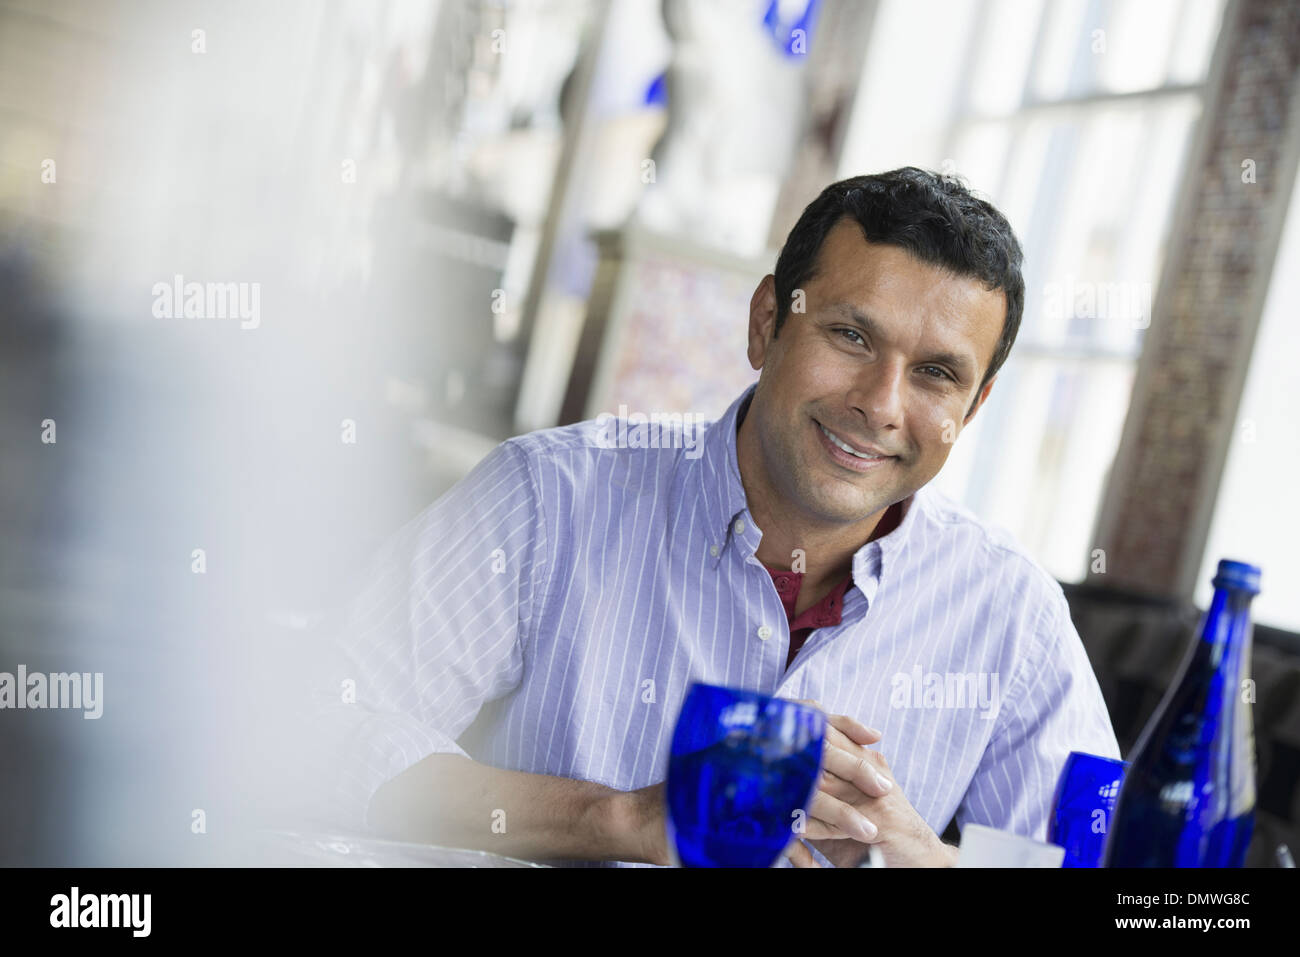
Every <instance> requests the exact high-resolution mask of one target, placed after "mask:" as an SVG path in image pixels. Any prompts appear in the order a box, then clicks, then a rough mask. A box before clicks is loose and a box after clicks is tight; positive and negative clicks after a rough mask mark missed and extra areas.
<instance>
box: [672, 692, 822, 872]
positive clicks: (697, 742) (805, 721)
mask: <svg viewBox="0 0 1300 957" xmlns="http://www.w3.org/2000/svg"><path fill="white" fill-rule="evenodd" d="M825 733H826V717H825V715H823V714H822V713H821V712H820V711H818V710H817V709H816V708H812V707H809V706H807V705H802V704H799V703H797V702H794V701H787V700H785V699H784V698H772V697H769V696H768V695H763V694H759V693H758V692H754V691H739V690H735V689H731V688H719V687H717V686H715V685H707V684H701V683H696V684H693V685H692V686H691V688H690V690H689V691H688V692H687V695H686V701H685V703H684V704H683V705H682V711H681V714H680V716H679V717H678V719H677V727H676V730H675V731H674V733H673V743H672V751H671V753H670V755H669V760H668V782H667V799H668V848H669V853H670V855H671V856H672V858H673V863H674V864H677V865H679V866H681V867H771V866H772V865H773V864H774V863H775V862H776V861H777V859H778V858H779V857H780V855H781V852H782V851H783V850H785V848H786V847H787V846H788V845H789V844H790V842H791V841H792V840H794V839H795V838H796V837H797V836H798V833H799V828H798V826H797V825H798V823H799V822H801V821H803V820H804V813H803V809H804V808H806V807H807V805H808V804H809V803H810V802H811V800H812V797H813V794H814V793H815V789H816V787H817V781H818V777H819V775H820V774H821V764H822V742H823V738H824V735H825Z"/></svg>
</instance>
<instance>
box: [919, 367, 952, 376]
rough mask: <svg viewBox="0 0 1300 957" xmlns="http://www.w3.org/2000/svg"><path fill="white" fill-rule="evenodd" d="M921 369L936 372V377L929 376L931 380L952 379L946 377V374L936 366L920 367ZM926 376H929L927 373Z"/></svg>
mask: <svg viewBox="0 0 1300 957" xmlns="http://www.w3.org/2000/svg"><path fill="white" fill-rule="evenodd" d="M921 368H922V369H929V370H931V371H933V372H937V373H938V375H931V376H930V378H931V379H951V378H952V376H950V375H948V373H947V372H945V371H944V370H943V369H941V368H939V367H938V366H922V367H921ZM926 374H927V375H929V373H928V372H927V373H926Z"/></svg>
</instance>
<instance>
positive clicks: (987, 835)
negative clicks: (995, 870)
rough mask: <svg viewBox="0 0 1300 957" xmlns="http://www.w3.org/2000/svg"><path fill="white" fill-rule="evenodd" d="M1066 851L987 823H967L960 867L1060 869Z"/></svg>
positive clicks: (959, 854)
mask: <svg viewBox="0 0 1300 957" xmlns="http://www.w3.org/2000/svg"><path fill="white" fill-rule="evenodd" d="M1064 860H1065V848H1063V847H1058V846H1057V845H1055V844H1047V843H1044V842H1043V841H1034V840H1030V839H1029V838H1027V837H1021V836H1020V835H1019V834H1008V833H1007V832H1006V831H999V830H997V829H996V828H992V827H985V826H984V825H983V824H967V825H966V827H965V828H963V829H962V832H961V848H960V850H959V851H958V852H957V866H958V867H1060V866H1061V862H1062V861H1064Z"/></svg>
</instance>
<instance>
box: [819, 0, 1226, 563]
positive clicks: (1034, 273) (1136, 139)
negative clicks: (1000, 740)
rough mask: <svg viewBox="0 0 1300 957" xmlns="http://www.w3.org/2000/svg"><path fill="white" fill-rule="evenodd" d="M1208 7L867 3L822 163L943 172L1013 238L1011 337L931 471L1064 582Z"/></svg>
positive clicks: (1195, 97)
mask: <svg viewBox="0 0 1300 957" xmlns="http://www.w3.org/2000/svg"><path fill="white" fill-rule="evenodd" d="M1222 13H1223V2H1222V0H1116V2H1105V0H1053V2H1050V3H1049V2H1043V0H985V2H983V3H979V4H969V5H965V4H962V5H957V6H952V5H949V4H944V3H937V2H934V0H922V2H921V3H919V4H918V3H904V2H902V0H885V3H884V4H883V6H882V10H881V16H880V20H879V24H880V25H879V29H878V31H877V33H876V35H875V36H874V37H873V40H872V49H871V51H870V52H869V55H868V62H867V64H866V67H865V73H864V77H863V86H862V89H861V91H860V93H859V102H858V104H856V105H855V108H854V119H853V125H852V127H851V129H850V132H849V136H848V139H847V141H846V147H845V152H844V157H843V162H842V164H841V168H840V173H839V174H840V175H841V176H850V175H854V174H856V173H863V172H872V171H876V170H881V169H889V168H891V167H894V166H900V165H918V166H926V165H928V166H929V167H930V168H933V169H935V170H938V171H940V172H955V173H956V174H958V175H960V176H962V177H963V178H964V179H965V180H966V181H967V182H968V183H969V185H970V186H971V187H972V188H974V189H975V190H976V191H978V192H980V193H982V194H984V195H985V196H987V198H988V199H989V200H990V201H992V202H993V203H994V204H995V205H996V206H997V207H998V208H999V209H1001V210H1002V211H1003V213H1004V214H1006V216H1007V218H1008V219H1009V220H1010V222H1011V225H1012V227H1013V228H1014V229H1015V231H1016V234H1017V235H1018V236H1019V237H1020V241H1021V243H1022V245H1023V247H1024V250H1025V270H1024V272H1025V287H1026V288H1025V311H1024V317H1023V319H1022V322H1021V327H1020V333H1019V336H1018V338H1017V341H1016V346H1015V348H1014V349H1013V350H1012V354H1011V358H1010V359H1009V360H1008V362H1007V364H1006V365H1005V366H1004V367H1003V369H1002V370H1001V372H1000V373H999V376H998V380H997V384H996V385H995V386H994V388H993V393H992V395H991V396H990V399H989V402H988V403H987V404H986V405H985V406H984V408H983V409H982V410H981V411H980V413H979V415H978V416H976V418H975V420H974V422H972V423H971V426H970V427H969V428H968V429H967V430H966V432H965V433H964V434H963V436H962V438H961V440H960V441H959V442H958V443H957V444H956V445H955V446H954V448H953V452H952V455H951V456H950V458H949V460H948V463H947V465H945V467H944V470H943V471H942V472H941V473H940V474H939V476H938V477H937V478H936V480H935V484H936V486H937V487H938V488H940V489H941V490H943V491H944V492H946V493H947V494H948V495H950V496H952V497H953V498H955V499H957V500H958V501H961V502H963V503H964V504H966V505H967V506H968V507H969V508H971V509H972V510H973V511H974V512H976V513H977V514H979V515H980V516H981V517H983V518H985V519H986V520H989V521H992V522H994V523H996V524H999V525H1002V526H1004V527H1006V528H1007V529H1009V530H1010V531H1011V532H1012V533H1013V534H1014V535H1015V536H1016V537H1017V539H1019V541H1020V542H1022V543H1023V544H1024V545H1025V546H1026V547H1027V548H1028V549H1029V550H1030V552H1031V553H1032V554H1034V556H1035V557H1036V558H1037V559H1038V560H1039V561H1040V562H1042V564H1043V565H1044V566H1045V567H1046V568H1047V569H1048V571H1050V572H1051V573H1052V574H1053V575H1055V576H1056V577H1057V578H1059V579H1061V580H1063V581H1080V580H1082V579H1083V577H1084V576H1085V574H1086V572H1087V564H1088V559H1089V554H1090V551H1091V548H1092V542H1091V541H1090V539H1091V535H1092V530H1093V525H1094V520H1095V517H1096V513H1097V509H1098V506H1099V504H1100V497H1101V494H1102V490H1103V487H1104V484H1105V478H1106V472H1107V469H1108V468H1109V466H1110V462H1111V460H1112V459H1113V457H1114V455H1115V451H1116V449H1117V448H1118V446H1119V439H1120V433H1121V430H1122V427H1123V423H1124V416H1125V413H1126V412H1127V409H1128V403H1129V397H1130V393H1131V391H1132V383H1133V375H1134V372H1135V370H1136V366H1137V357H1138V355H1139V352H1140V350H1141V346H1142V339H1143V333H1144V330H1145V329H1146V328H1147V326H1148V325H1149V324H1150V319H1151V305H1152V300H1153V298H1154V291H1155V288H1156V285H1157V281H1158V277H1159V272H1160V267H1161V262H1162V258H1163V250H1164V244H1165V236H1166V232H1167V230H1168V227H1169V222H1170V214H1171V212H1172V206H1173V198H1174V195H1175V192H1176V190H1177V188H1178V184H1179V182H1180V180H1181V176H1182V171H1183V165H1184V160H1185V156H1186V154H1187V151H1188V147H1189V145H1190V139H1191V135H1192V132H1193V130H1194V128H1195V124H1196V121H1197V119H1198V117H1199V115H1200V110H1201V102H1202V84H1203V82H1204V78H1205V75H1206V72H1207V70H1208V67H1209V61H1210V55H1211V52H1212V50H1213V44H1214V40H1215V38H1216V36H1217V34H1218V29H1219V24H1220V22H1221V20H1222ZM936 22H944V23H947V24H949V25H950V26H952V30H951V31H949V30H945V31H942V33H944V34H949V33H952V34H955V35H958V36H959V37H961V42H960V43H954V42H953V41H952V40H950V39H948V38H947V37H944V36H941V37H940V38H939V39H937V40H932V39H931V37H930V36H928V34H930V32H931V30H930V25H931V24H933V23H936ZM936 44H940V45H942V46H941V48H936V46H935V45H936ZM921 50H924V53H925V55H918V51H921ZM933 116H940V117H942V119H941V120H939V121H937V122H927V120H926V119H925V118H926V117H933Z"/></svg>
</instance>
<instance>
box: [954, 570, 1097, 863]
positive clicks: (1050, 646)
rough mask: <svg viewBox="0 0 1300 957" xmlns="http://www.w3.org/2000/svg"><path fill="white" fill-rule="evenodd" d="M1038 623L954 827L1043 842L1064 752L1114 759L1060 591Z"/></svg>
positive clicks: (1085, 659) (1094, 683)
mask: <svg viewBox="0 0 1300 957" xmlns="http://www.w3.org/2000/svg"><path fill="white" fill-rule="evenodd" d="M1037 624H1038V628H1036V629H1035V632H1034V634H1033V635H1032V639H1033V640H1032V641H1031V643H1030V646H1029V652H1028V653H1027V654H1026V655H1025V656H1024V658H1023V660H1022V661H1021V662H1020V665H1019V667H1018V668H1017V673H1016V677H1015V679H1014V680H1013V682H1012V685H1011V687H1010V689H1009V690H1008V695H1007V699H1006V701H1005V704H1004V707H1003V708H1002V709H1001V711H1000V712H999V715H998V727H997V728H996V729H995V731H994V734H993V737H992V739H991V740H990V742H989V744H988V747H987V748H986V749H985V751H984V755H983V757H982V758H981V760H980V763H979V767H978V769H977V770H976V773H975V776H974V778H973V779H972V781H971V783H970V786H969V787H968V789H967V791H966V794H965V797H964V798H963V799H962V803H961V805H960V807H959V808H958V810H957V825H958V827H959V828H962V829H964V828H965V826H966V824H967V823H970V822H974V823H976V824H984V825H987V826H989V827H993V828H997V829H998V830H1001V831H1008V832H1010V833H1014V834H1019V835H1022V836H1024V837H1029V838H1032V839H1034V840H1037V841H1046V840H1047V827H1048V820H1049V818H1050V816H1051V813H1052V807H1051V804H1052V798H1053V797H1054V795H1055V791H1056V782H1057V779H1058V777H1059V776H1060V773H1061V771H1062V769H1063V768H1064V767H1065V760H1066V757H1067V756H1068V755H1069V753H1070V752H1071V751H1081V752H1084V753H1087V754H1095V755H1099V756H1101V757H1108V758H1116V759H1118V758H1119V756H1120V753H1119V744H1118V743H1117V742H1116V740H1115V732H1114V729H1113V728H1112V726H1111V721H1110V714H1109V712H1108V711H1107V710H1106V702H1105V700H1104V699H1103V698H1102V694H1101V688H1100V687H1099V686H1098V684H1097V677H1096V675H1095V674H1094V673H1093V670H1092V665H1091V664H1090V663H1089V661H1088V655H1087V652H1085V650H1084V647H1083V642H1082V641H1081V640H1080V639H1079V634H1078V632H1077V631H1075V628H1074V624H1073V622H1072V621H1071V620H1070V613H1069V605H1068V603H1067V602H1066V600H1065V597H1064V595H1063V594H1062V593H1061V591H1060V588H1059V586H1058V587H1057V588H1056V589H1055V594H1054V595H1053V596H1052V598H1051V599H1049V601H1048V602H1047V603H1046V605H1045V607H1044V608H1043V609H1042V611H1040V613H1039V615H1038V622H1037Z"/></svg>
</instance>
